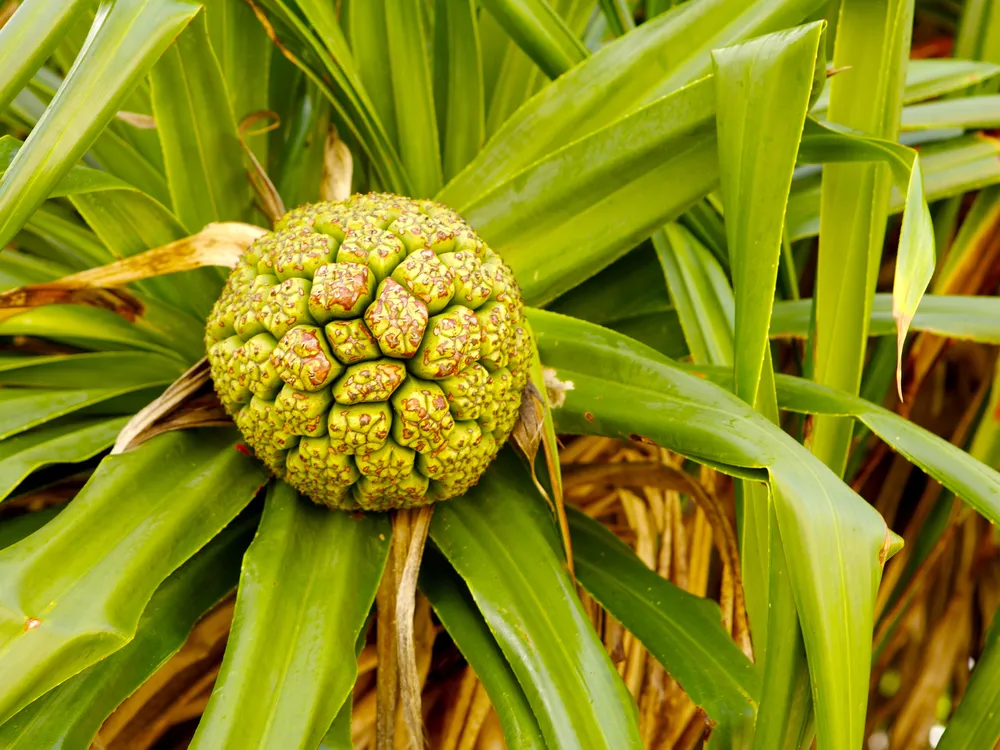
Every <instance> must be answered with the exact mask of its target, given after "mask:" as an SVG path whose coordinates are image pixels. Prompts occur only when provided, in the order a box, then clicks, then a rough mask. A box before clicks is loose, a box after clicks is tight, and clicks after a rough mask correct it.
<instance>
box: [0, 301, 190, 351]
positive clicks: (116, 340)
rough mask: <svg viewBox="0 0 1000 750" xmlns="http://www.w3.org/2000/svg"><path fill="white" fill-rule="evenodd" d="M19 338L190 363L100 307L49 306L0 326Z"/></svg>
mask: <svg viewBox="0 0 1000 750" xmlns="http://www.w3.org/2000/svg"><path fill="white" fill-rule="evenodd" d="M137 320H138V319H137ZM18 335H20V336H38V337H41V338H49V339H52V340H54V341H63V342H66V343H68V344H71V345H84V346H86V347H87V348H90V349H142V350H144V351H150V352H156V353H158V354H163V355H166V356H167V357H169V358H171V359H175V360H179V361H180V362H182V363H187V361H186V360H185V359H184V358H183V357H182V356H180V355H178V354H177V352H175V351H173V350H172V349H169V348H167V347H166V346H163V345H162V344H160V343H158V342H157V340H156V336H155V335H154V334H152V333H151V332H149V331H147V330H145V329H144V328H143V327H141V326H140V325H137V324H132V323H129V322H128V321H126V320H125V319H124V318H122V317H121V316H119V315H116V314H115V313H113V312H111V311H110V310H105V309H103V308H99V307H84V306H81V305H45V306H43V307H36V308H33V309H31V310H28V311H26V312H23V313H20V314H18V315H15V316H13V317H11V318H8V319H7V320H4V321H2V322H0V336H18ZM187 364H190V363H187Z"/></svg>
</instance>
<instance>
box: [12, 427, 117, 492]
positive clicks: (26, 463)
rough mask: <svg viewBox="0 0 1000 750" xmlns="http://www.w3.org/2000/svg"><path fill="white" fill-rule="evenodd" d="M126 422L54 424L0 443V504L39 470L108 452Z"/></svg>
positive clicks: (77, 461)
mask: <svg viewBox="0 0 1000 750" xmlns="http://www.w3.org/2000/svg"><path fill="white" fill-rule="evenodd" d="M129 419H131V417H128V416H124V417H114V418H111V419H106V418H105V419H102V418H100V417H96V418H92V419H83V420H75V421H69V422H63V423H61V424H59V423H57V424H52V425H47V426H45V427H38V428H36V429H34V430H30V431H28V432H24V433H21V434H20V435H17V436H16V437H12V438H6V439H4V440H3V441H0V501H3V500H4V499H5V498H6V497H7V496H8V495H9V494H10V493H11V492H13V491H14V490H15V489H16V488H17V486H18V485H19V484H20V483H21V482H22V481H24V479H25V478H27V477H28V476H29V475H30V474H31V473H32V472H34V471H36V470H37V469H40V468H41V467H43V466H48V465H50V464H58V463H79V462H80V461H86V460H87V459H88V458H93V457H94V456H96V455H97V454H98V453H100V452H101V451H103V450H105V449H107V448H110V447H111V446H112V445H114V442H115V438H116V437H118V433H119V432H120V431H121V429H122V427H124V426H125V424H126V423H127V422H128V421H129Z"/></svg>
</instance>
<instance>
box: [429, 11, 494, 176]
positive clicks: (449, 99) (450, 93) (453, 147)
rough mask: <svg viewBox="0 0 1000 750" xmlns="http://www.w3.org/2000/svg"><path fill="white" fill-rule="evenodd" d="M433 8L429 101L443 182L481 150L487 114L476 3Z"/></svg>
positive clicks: (459, 170)
mask: <svg viewBox="0 0 1000 750" xmlns="http://www.w3.org/2000/svg"><path fill="white" fill-rule="evenodd" d="M436 8H437V10H436V12H435V15H434V19H435V20H434V23H435V25H436V28H435V34H436V38H437V39H438V43H437V48H436V50H435V57H434V63H435V72H434V80H435V90H434V101H435V103H436V105H437V122H438V131H439V133H440V137H441V154H442V161H443V165H444V179H445V180H446V181H447V180H450V179H451V178H452V177H454V176H455V175H456V174H458V173H459V172H461V171H462V169H464V168H465V165H466V164H468V163H469V162H470V161H472V160H473V159H474V158H475V156H476V154H478V153H479V149H481V148H482V146H483V138H484V133H485V116H486V114H485V111H486V110H485V104H484V94H483V69H482V65H481V64H480V62H479V24H478V23H477V21H476V4H475V2H474V0H460V2H454V1H453V0H437V6H436Z"/></svg>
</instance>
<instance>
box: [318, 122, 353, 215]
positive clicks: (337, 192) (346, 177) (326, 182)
mask: <svg viewBox="0 0 1000 750" xmlns="http://www.w3.org/2000/svg"><path fill="white" fill-rule="evenodd" d="M353 176H354V159H353V157H352V156H351V150H350V149H349V148H347V144H346V143H344V142H343V141H342V140H340V135H339V134H338V133H337V128H335V127H331V128H330V132H329V133H327V136H326V143H325V144H324V146H323V179H322V181H321V182H320V185H319V195H320V198H322V199H323V200H325V201H342V200H347V199H348V198H350V197H351V180H352V178H353Z"/></svg>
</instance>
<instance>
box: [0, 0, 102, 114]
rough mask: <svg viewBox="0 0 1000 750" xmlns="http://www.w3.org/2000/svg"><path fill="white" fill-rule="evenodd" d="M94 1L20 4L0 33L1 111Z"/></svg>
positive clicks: (69, 0)
mask: <svg viewBox="0 0 1000 750" xmlns="http://www.w3.org/2000/svg"><path fill="white" fill-rule="evenodd" d="M93 4H94V2H93V0H41V2H38V0H34V1H33V2H29V3H21V5H20V6H18V8H17V10H16V11H15V12H14V15H13V16H11V17H10V19H9V20H8V21H7V23H5V24H4V25H3V28H2V29H0V70H3V71H4V80H3V81H0V111H2V110H4V109H6V108H7V105H8V104H10V102H11V100H12V99H13V98H14V97H15V96H16V95H17V93H18V92H19V91H20V90H21V89H22V88H24V86H25V84H26V83H28V81H30V80H31V77H32V76H33V75H34V74H35V71H37V70H38V69H39V68H40V67H42V65H43V64H44V63H45V60H46V59H47V58H48V57H49V55H51V54H52V52H53V50H55V48H56V46H57V45H58V44H59V42H60V41H61V40H62V37H63V35H64V34H66V32H67V31H68V30H69V28H70V27H71V26H72V25H73V24H74V23H75V22H76V21H78V20H79V19H80V18H82V17H83V16H84V14H85V12H86V10H87V8H88V7H89V6H91V5H93Z"/></svg>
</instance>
